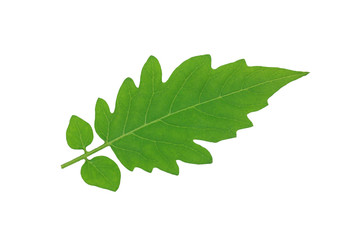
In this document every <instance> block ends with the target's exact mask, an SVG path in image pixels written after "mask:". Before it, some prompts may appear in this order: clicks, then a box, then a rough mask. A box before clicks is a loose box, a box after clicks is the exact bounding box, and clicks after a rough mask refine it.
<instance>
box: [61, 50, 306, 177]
mask: <svg viewBox="0 0 360 240" xmlns="http://www.w3.org/2000/svg"><path fill="white" fill-rule="evenodd" d="M306 74H308V73H307V72H299V71H292V70H288V69H282V68H272V67H249V66H247V64H246V63H245V61H244V60H239V61H236V62H233V63H229V64H226V65H223V66H220V67H218V68H216V69H213V68H212V67H211V58H210V56H209V55H203V56H197V57H193V58H190V59H188V60H186V61H185V62H183V63H182V64H181V65H180V66H179V67H177V68H176V69H175V71H174V72H173V73H172V74H171V76H170V78H169V79H168V80H167V81H166V82H162V73H161V67H160V64H159V62H158V60H157V59H156V58H155V57H153V56H151V57H150V58H149V59H148V60H147V62H146V63H145V65H144V67H143V69H142V71H141V76H140V85H139V87H136V86H135V83H134V81H133V80H132V79H131V78H127V79H125V81H124V82H123V84H122V85H121V87H120V90H119V93H118V96H117V99H116V103H115V108H114V112H113V113H111V112H110V110H109V106H108V104H107V103H106V102H105V100H103V99H98V101H97V103H96V108H95V130H96V132H97V134H98V135H99V136H100V138H101V139H103V140H104V144H103V145H101V146H99V147H97V148H95V149H94V150H92V151H90V152H85V153H84V154H83V155H81V156H79V157H78V158H75V159H73V160H72V161H70V162H68V163H65V164H63V165H62V167H66V166H68V165H71V164H72V163H74V162H77V161H79V160H81V159H86V157H88V156H89V155H91V154H93V153H95V152H97V151H100V150H101V149H103V148H105V147H108V146H110V147H111V149H112V150H113V152H114V153H115V155H116V157H117V158H118V159H119V160H120V162H121V163H122V164H123V165H124V166H125V167H126V168H127V169H129V170H133V169H134V168H136V167H138V168H141V169H143V170H145V171H147V172H151V171H152V170H153V169H154V168H158V169H160V170H162V171H165V172H168V173H171V174H175V175H177V174H179V167H178V165H177V163H176V161H177V160H181V161H183V162H187V163H194V164H207V163H211V162H212V157H211V155H210V153H209V152H208V151H207V150H206V149H205V148H203V147H202V146H200V145H198V144H196V143H195V142H194V140H195V139H198V140H204V141H209V142H218V141H221V140H224V139H229V138H233V137H236V132H237V130H239V129H243V128H248V127H251V126H252V123H251V121H250V120H249V119H248V117H247V114H249V113H250V112H254V111H258V110H260V109H262V108H264V107H265V106H267V104H268V102H267V100H268V98H269V97H271V96H272V95H273V94H274V93H275V92H276V91H278V90H279V89H280V88H281V87H283V86H285V85H286V84H288V83H290V82H291V81H294V80H296V79H298V78H300V77H302V76H305V75H306Z"/></svg>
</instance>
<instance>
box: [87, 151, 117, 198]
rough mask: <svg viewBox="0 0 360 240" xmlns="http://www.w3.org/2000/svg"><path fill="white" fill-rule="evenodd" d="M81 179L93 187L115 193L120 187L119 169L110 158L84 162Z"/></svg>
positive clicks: (97, 158) (102, 157)
mask: <svg viewBox="0 0 360 240" xmlns="http://www.w3.org/2000/svg"><path fill="white" fill-rule="evenodd" d="M81 177H82V178H83V179H84V181H85V182H86V183H87V184H89V185H93V186H97V187H101V188H105V189H109V190H111V191H114V192H115V191H116V190H117V189H118V188H119V185H120V169H119V167H118V165H116V163H115V162H114V161H113V160H111V159H110V158H107V157H104V156H98V157H94V158H93V159H92V160H86V161H85V163H84V165H83V166H82V167H81Z"/></svg>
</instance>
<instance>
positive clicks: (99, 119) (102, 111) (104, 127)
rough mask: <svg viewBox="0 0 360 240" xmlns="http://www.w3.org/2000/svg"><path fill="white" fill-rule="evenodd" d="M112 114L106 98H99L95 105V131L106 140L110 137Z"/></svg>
mask: <svg viewBox="0 0 360 240" xmlns="http://www.w3.org/2000/svg"><path fill="white" fill-rule="evenodd" d="M111 120H112V115H111V113H110V109H109V106H108V104H107V103H106V102H105V100H104V99H101V98H99V99H98V100H97V102H96V106H95V131H96V133H97V134H98V135H99V137H100V138H101V139H102V140H104V141H105V142H107V141H108V138H109V130H110V122H111Z"/></svg>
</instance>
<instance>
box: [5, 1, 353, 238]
mask: <svg viewBox="0 0 360 240" xmlns="http://www.w3.org/2000/svg"><path fill="white" fill-rule="evenodd" d="M126 2H127V3H125V1H93V0H86V1H79V0H62V1H49V0H44V1H39V0H32V1H17V0H8V1H7V0H2V1H1V2H0V81H1V86H0V106H1V108H0V109H1V113H0V115H1V117H0V137H1V138H0V141H1V144H0V146H1V155H0V163H1V164H0V186H1V189H0V195H1V197H0V239H4V240H12V239H40V240H42V239H55V240H57V239H61V240H63V239H67V240H71V239H87V240H92V239H106V240H112V239H127V240H132V239H139V240H142V239H156V240H162V239H175V240H177V239H230V240H232V239H245V240H257V239H259V240H260V239H261V240H264V239H276V240H282V239H283V240H285V239H286V240H289V239H291V240H292V239H301V240H303V239H307V240H311V239H314V240H315V239H316V240H319V239H326V240H329V239H330V240H331V239H347V240H353V239H354V240H355V239H357V240H358V239H360V157H359V155H360V154H359V149H360V148H359V143H360V141H359V138H360V137H359V136H360V127H359V123H360V117H359V103H360V101H359V100H360V96H359V87H360V84H359V81H360V79H359V55H360V50H359V43H360V37H359V24H358V23H359V22H360V15H359V7H358V6H357V5H356V4H357V2H358V1H350V0H348V1H346V0H343V1H331V0H330V1H329V0H327V1H316V0H302V1H289V0H286V1H279V0H277V1H265V0H263V1H260V0H257V1H256V0H255V1H254V0H253V1H224V0H223V1H209V0H207V1H195V0H193V1H185V0H182V1H136V0H132V1H126ZM200 54H211V56H212V59H213V60H212V61H213V63H212V65H213V67H214V68H215V67H218V66H220V65H222V64H225V63H228V62H232V61H235V60H238V59H240V58H245V59H246V60H247V63H248V65H250V66H254V65H258V66H259V65H260V66H274V67H283V68H288V69H292V70H299V71H309V72H310V74H309V75H308V76H306V77H304V78H302V79H300V80H297V81H295V82H293V83H291V84H289V85H288V86H286V87H284V88H282V89H281V90H280V91H279V92H278V93H276V94H275V95H274V96H273V97H271V99H270V101H269V106H268V107H266V108H265V109H263V110H261V111H259V112H256V113H251V114H250V115H249V116H250V119H251V120H252V121H253V123H254V127H252V128H249V129H245V130H240V131H239V132H238V137H237V138H236V139H230V140H226V141H222V142H220V143H217V144H213V143H206V142H200V143H201V145H203V146H205V147H206V148H207V149H209V151H210V152H211V153H212V155H213V158H214V163H213V164H210V165H190V164H185V163H182V162H180V161H179V162H178V163H179V165H180V175H179V176H173V175H170V174H167V173H164V172H160V171H158V170H154V171H153V173H152V174H149V173H146V172H144V171H142V170H140V169H135V171H134V172H129V171H128V170H126V169H125V168H124V167H122V166H120V168H121V172H122V181H121V184H120V188H119V190H118V191H117V192H116V193H114V192H110V191H107V190H102V189H99V188H96V187H91V186H88V185H86V184H85V183H84V182H83V181H82V179H81V177H80V167H81V163H77V164H75V165H72V166H71V167H68V168H66V169H64V170H61V169H60V164H62V163H64V162H66V161H68V160H71V159H72V158H74V157H76V156H78V155H80V154H81V151H75V150H72V149H70V148H69V147H68V146H67V144H66V140H65V131H66V128H67V124H68V121H69V119H70V116H71V115H72V114H76V115H78V116H80V117H81V118H83V119H85V120H87V121H88V122H90V123H91V124H92V123H93V121H94V107H95V102H96V99H97V98H98V97H102V98H104V99H106V100H107V101H108V102H109V104H110V105H111V107H112V108H113V105H114V101H115V97H116V94H117V91H118V89H119V87H120V85H121V83H122V81H123V79H124V78H125V77H128V76H130V77H133V79H134V80H135V82H136V83H137V84H138V82H139V75H140V71H141V68H142V65H143V64H144V62H145V61H146V60H147V58H148V57H149V56H150V55H154V56H156V57H157V58H158V59H159V61H160V63H161V65H162V68H163V75H164V79H165V80H166V79H167V77H168V76H169V75H170V73H171V72H172V70H173V69H174V68H175V67H176V66H177V65H179V64H180V63H181V62H182V61H184V60H186V59H187V58H189V57H192V56H195V55H200ZM100 143H101V141H100V140H99V138H98V137H95V140H94V142H93V144H92V145H91V146H90V148H89V149H92V148H93V147H96V146H97V145H99V144H100ZM100 153H101V154H102V155H103V154H106V155H108V156H110V157H112V158H114V159H115V157H114V155H113V153H112V152H111V151H110V150H109V149H106V150H104V151H102V152H100Z"/></svg>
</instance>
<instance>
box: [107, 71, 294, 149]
mask: <svg viewBox="0 0 360 240" xmlns="http://www.w3.org/2000/svg"><path fill="white" fill-rule="evenodd" d="M297 75H301V74H299V73H297V74H293V75H290V76H285V77H281V78H277V79H273V80H271V81H267V82H263V83H259V84H256V85H253V86H251V87H248V88H243V89H240V90H238V91H234V92H231V93H228V94H225V95H220V96H218V97H216V98H213V99H211V100H207V101H204V102H201V103H197V104H195V105H192V106H189V107H186V108H183V109H181V110H178V111H176V112H171V113H168V114H166V115H164V116H162V117H161V118H158V119H156V120H154V121H151V122H149V123H146V124H143V125H141V126H140V127H138V128H135V129H133V130H131V131H129V132H127V133H125V134H123V135H121V136H119V137H117V138H115V139H113V140H111V141H109V142H107V143H105V144H104V146H111V145H112V144H113V143H114V142H117V141H119V140H121V139H122V138H124V137H126V136H129V135H131V134H132V133H134V132H136V131H139V130H140V129H143V128H145V127H147V126H150V125H152V124H154V123H157V122H159V121H161V120H163V119H165V118H167V117H169V116H172V115H175V114H178V113H180V112H183V111H187V110H189V109H191V108H194V107H197V106H200V105H203V104H206V103H209V102H212V101H216V100H218V99H220V98H224V97H228V96H231V95H233V94H236V93H240V92H243V91H247V90H249V89H251V88H254V87H258V86H261V85H264V84H267V83H271V82H275V81H280V80H282V79H284V78H290V77H293V76H297Z"/></svg>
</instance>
